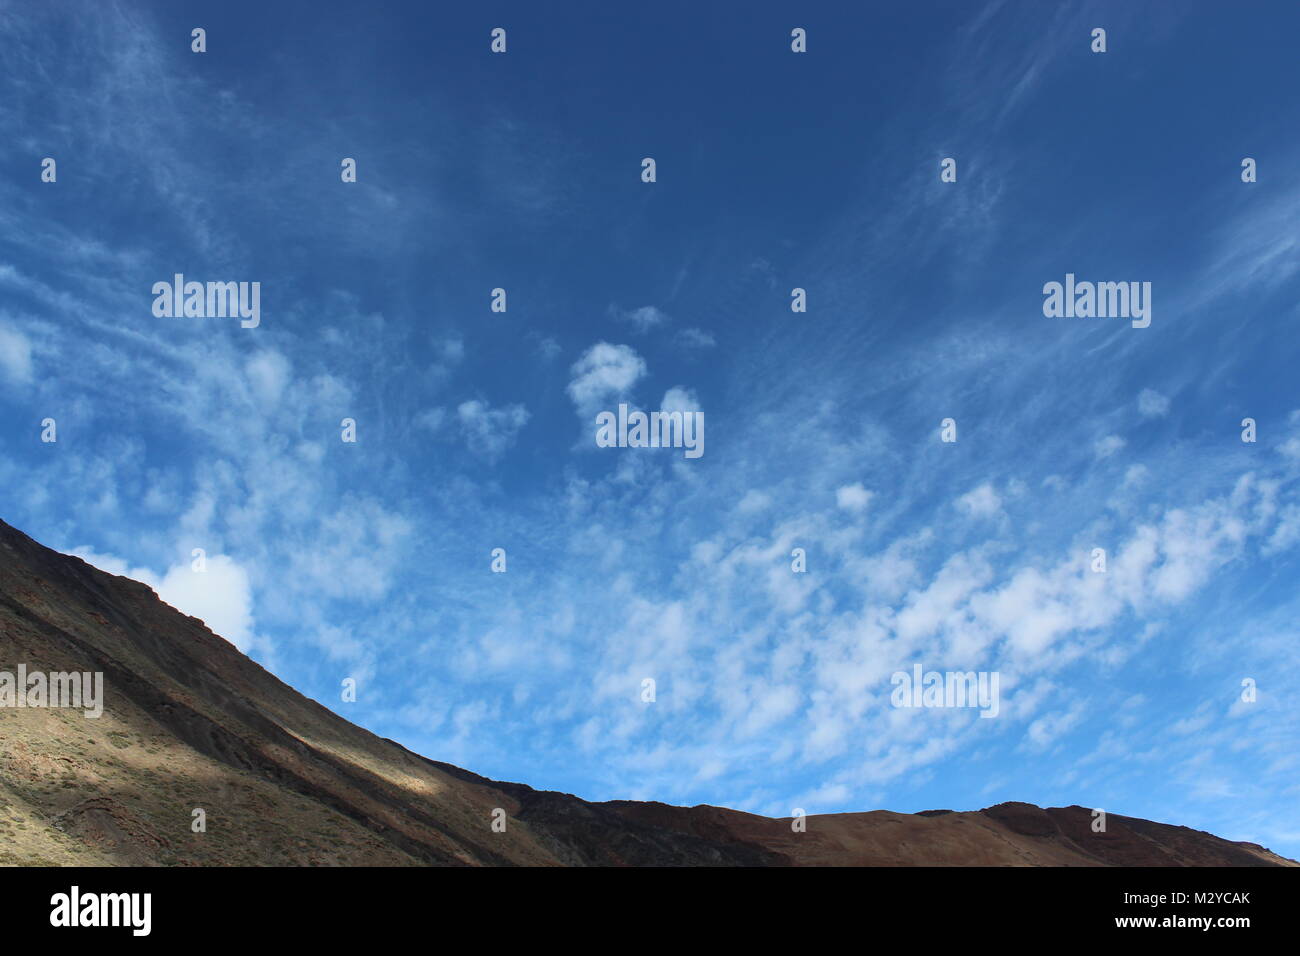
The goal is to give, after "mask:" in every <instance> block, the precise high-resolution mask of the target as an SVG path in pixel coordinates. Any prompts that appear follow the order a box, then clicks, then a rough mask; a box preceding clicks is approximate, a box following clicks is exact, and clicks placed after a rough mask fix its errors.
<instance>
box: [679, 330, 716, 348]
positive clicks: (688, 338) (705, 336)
mask: <svg viewBox="0 0 1300 956" xmlns="http://www.w3.org/2000/svg"><path fill="white" fill-rule="evenodd" d="M677 344H679V345H682V346H685V347H686V348H688V349H710V348H713V346H715V345H717V344H718V343H717V340H716V339H715V338H714V337H713V333H712V332H706V331H705V330H704V329H682V330H681V331H680V332H678V333H677Z"/></svg>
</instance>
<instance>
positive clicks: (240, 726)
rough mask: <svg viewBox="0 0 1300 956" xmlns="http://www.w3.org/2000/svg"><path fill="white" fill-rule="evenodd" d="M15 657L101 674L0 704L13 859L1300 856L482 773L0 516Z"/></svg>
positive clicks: (0, 829) (10, 650) (11, 667)
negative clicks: (396, 736)
mask: <svg viewBox="0 0 1300 956" xmlns="http://www.w3.org/2000/svg"><path fill="white" fill-rule="evenodd" d="M20 665H25V667H26V668H27V670H28V671H29V672H35V671H42V672H46V673H51V672H64V671H91V672H96V671H99V672H103V674H104V689H105V704H104V712H103V715H102V716H101V717H99V718H98V719H88V718H86V717H85V716H83V714H82V712H81V711H79V710H71V709H51V708H23V709H13V708H0V863H3V864H8V865H24V866H25V865H66V864H81V865H106V866H108V865H164V866H168V865H171V866H174V865H246V864H264V865H294V866H296V865H346V866H357V865H421V864H445V865H466V866H480V865H575V866H586V865H631V866H639V865H655V866H664V865H669V866H671V865H687V866H691V865H738V866H789V865H859V864H867V865H887V866H896V865H897V866H908V865H954V866H961V865H1040V866H1041V865H1046V866H1057V865H1060V866H1067V865H1068V866H1105V865H1111V866H1131V865H1170V866H1269V865H1295V864H1294V863H1293V862H1292V861H1290V860H1286V859H1284V858H1282V857H1279V856H1276V855H1275V854H1273V853H1271V852H1269V851H1268V850H1266V849H1264V848H1263V847H1259V846H1256V845H1254V844H1249V843H1232V842H1229V841H1226V840H1221V839H1219V838H1218V837H1215V836H1212V835H1210V834H1208V833H1201V832H1198V831H1193V830H1188V829H1186V828H1185V827H1176V826H1168V825H1164V824H1158V823H1151V822H1148V821H1146V820H1138V819H1132V818H1128V817H1121V816H1117V815H1114V814H1112V815H1110V816H1109V818H1108V826H1107V832H1106V833H1104V834H1097V833H1093V832H1092V831H1091V828H1090V822H1091V815H1090V812H1089V811H1088V810H1085V809H1084V808H1082V807H1066V808H1057V809H1047V810H1044V809H1040V808H1038V807H1035V806H1031V805H1029V804H1020V803H1007V804H1001V805H999V806H996V807H990V808H988V809H986V810H980V811H977V812H969V813H955V812H949V811H942V810H941V811H929V812H926V813H921V814H903V813H891V812H888V811H875V812H870V813H845V814H829V815H824V816H814V817H810V818H808V820H807V831H806V832H803V833H795V832H793V831H792V828H791V826H790V821H789V820H775V819H769V818H767V817H759V816H754V815H752V814H748V813H740V812H738V811H734V810H726V809H722V808H719V807H709V806H699V807H690V808H687V807H672V806H667V805H664V804H659V803H636V802H628V801H611V802H608V803H590V802H587V801H585V800H580V799H578V798H577V797H574V796H571V795H569V794H564V793H555V792H548V791H538V790H533V789H532V788H530V787H527V786H524V785H522V784H516V783H500V782H497V781H493V780H487V779H485V778H483V777H479V776H477V775H475V774H473V773H470V772H468V771H465V770H461V769H459V768H457V767H453V766H451V765H449V764H444V763H439V762H437V761H434V760H429V759H426V758H424V757H421V756H419V755H417V754H414V753H411V752H410V751H408V750H406V749H405V748H403V747H401V746H399V745H398V744H396V743H394V742H392V741H390V740H386V739H384V738H381V737H378V736H376V735H374V734H372V733H370V732H369V731H366V730H364V729H362V728H360V727H357V726H356V725H354V724H351V723H349V722H348V721H346V720H344V719H343V718H342V717H339V716H338V715H337V714H335V713H333V712H332V711H330V710H327V709H326V708H324V707H322V706H321V705H320V704H317V703H315V702H314V701H311V700H309V699H307V698H306V697H304V696H302V695H301V694H299V693H297V692H296V691H295V690H294V689H293V688H291V687H289V686H287V685H286V684H284V683H283V682H281V681H280V680H278V679H276V678H275V677H274V676H273V675H271V674H270V673H268V672H267V671H266V670H264V669H263V668H262V667H260V666H258V665H257V664H256V663H254V662H253V661H251V660H249V659H248V658H247V657H245V656H244V655H243V654H241V653H240V652H239V651H237V650H236V649H235V648H234V646H232V645H231V644H229V643H228V642H226V641H225V640H223V639H222V638H220V637H218V636H217V635H216V634H213V633H212V632H211V631H210V630H208V629H207V628H206V627H205V626H204V625H203V622H202V621H199V620H197V619H195V618H192V617H187V616H186V615H184V614H182V613H181V612H179V611H177V610H175V609H174V608H172V607H170V606H168V605H166V604H164V603H163V602H162V601H160V600H159V599H158V597H157V595H156V594H154V592H153V591H152V590H151V589H149V588H148V587H146V586H145V585H143V584H140V583H138V582H136V581H132V580H130V579H128V578H123V577H116V576H114V575H111V574H106V573H104V572H102V571H99V570H97V569H96V568H93V567H91V566H90V565H88V564H86V563H85V562H84V561H81V560H80V559H78V558H74V557H70V556H67V555H63V554H60V553H58V552H55V551H52V550H50V549H48V548H45V547H42V546H41V545H39V544H37V543H36V542H35V541H32V540H31V539H30V538H28V537H27V536H25V535H23V534H22V533H20V532H18V531H16V530H15V529H13V528H11V527H10V526H8V525H7V524H5V523H4V522H0V672H8V673H16V672H17V670H18V668H19V666H20ZM497 808H500V809H502V810H504V811H505V814H506V817H507V825H506V828H505V832H501V833H498V832H494V831H493V829H492V826H491V821H492V817H493V812H494V810H496V809H497ZM195 809H202V810H204V811H205V814H206V821H207V830H206V832H204V833H194V832H192V829H191V821H192V819H193V812H194V810H195Z"/></svg>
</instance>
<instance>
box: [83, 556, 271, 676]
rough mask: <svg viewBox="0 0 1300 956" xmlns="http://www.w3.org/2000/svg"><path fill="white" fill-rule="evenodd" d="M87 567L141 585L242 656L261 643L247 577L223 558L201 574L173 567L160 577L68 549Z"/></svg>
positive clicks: (210, 560)
mask: <svg viewBox="0 0 1300 956" xmlns="http://www.w3.org/2000/svg"><path fill="white" fill-rule="evenodd" d="M68 554H72V555H76V556H77V557H79V558H81V559H82V560H83V561H85V562H86V563H87V564H90V565H93V566H94V567H96V568H99V569H100V570H101V571H105V572H107V573H109V574H116V575H118V576H120V577H127V578H131V579H132V580H135V581H139V582H140V583H142V584H147V585H148V586H149V587H151V588H153V589H154V591H156V592H157V593H158V596H159V597H160V598H162V600H163V601H165V602H166V603H168V604H170V605H171V606H172V607H174V608H176V610H178V611H180V612H182V613H184V614H188V615H190V616H191V617H197V618H198V619H199V620H201V621H202V622H203V623H204V624H206V625H207V627H208V630H210V631H212V632H213V633H214V634H219V635H221V636H222V637H224V638H225V639H226V640H228V641H229V642H230V643H232V644H234V645H235V647H237V648H239V650H241V651H243V652H244V653H247V652H248V650H249V648H250V647H252V646H253V644H255V643H265V642H264V641H263V640H261V639H259V638H258V637H257V636H256V635H255V634H254V624H253V592H252V588H251V587H250V585H249V579H248V572H247V571H246V570H244V568H243V567H242V566H241V565H240V564H238V563H237V562H236V561H235V560H234V559H232V558H230V557H228V556H227V555H224V554H217V555H212V556H209V557H207V558H206V559H205V561H204V567H205V570H203V571H196V570H194V564H193V562H192V561H184V562H182V563H180V564H175V565H173V566H172V567H171V568H169V569H168V570H167V573H166V574H164V575H163V576H162V577H161V578H159V576H158V575H157V574H156V573H155V572H153V571H151V570H149V569H148V568H132V567H129V565H128V564H127V562H126V561H125V560H123V559H122V558H119V557H117V556H116V555H112V554H100V553H98V552H96V551H95V550H94V549H92V548H89V547H80V548H74V549H73V550H71V551H69V552H68Z"/></svg>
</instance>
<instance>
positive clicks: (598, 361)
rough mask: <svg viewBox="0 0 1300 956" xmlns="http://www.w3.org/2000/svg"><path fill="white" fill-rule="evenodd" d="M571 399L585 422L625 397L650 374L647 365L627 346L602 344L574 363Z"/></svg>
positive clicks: (570, 384)
mask: <svg viewBox="0 0 1300 956" xmlns="http://www.w3.org/2000/svg"><path fill="white" fill-rule="evenodd" d="M571 371H572V372H573V376H574V377H573V380H572V381H571V382H569V387H568V392H569V397H570V398H571V399H573V404H574V406H575V407H576V408H577V410H578V414H579V415H580V416H582V417H583V418H584V419H587V418H590V417H591V416H593V415H594V414H595V413H596V412H597V411H599V410H600V406H601V405H602V403H604V402H605V401H606V400H607V399H608V398H609V397H610V396H613V395H623V394H625V393H626V392H627V391H628V390H629V389H630V388H631V387H632V386H633V385H635V384H636V383H637V381H639V380H640V378H641V377H642V376H643V375H645V373H646V365H645V361H644V360H643V359H642V358H641V356H639V355H637V354H636V351H635V350H633V349H632V348H630V347H629V346H626V345H610V344H609V343H608V342H598V343H596V344H595V345H593V346H592V347H591V348H589V349H588V350H587V351H586V353H584V354H583V356H582V358H580V359H578V361H576V362H574V363H573V368H572V369H571Z"/></svg>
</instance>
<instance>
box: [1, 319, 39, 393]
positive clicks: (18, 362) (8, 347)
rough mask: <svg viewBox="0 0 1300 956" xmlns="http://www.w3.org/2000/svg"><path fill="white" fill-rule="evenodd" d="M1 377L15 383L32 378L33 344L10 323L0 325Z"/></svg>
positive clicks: (24, 381)
mask: <svg viewBox="0 0 1300 956" xmlns="http://www.w3.org/2000/svg"><path fill="white" fill-rule="evenodd" d="M0 378H6V379H8V380H9V381H10V382H12V383H14V384H15V385H27V384H28V383H30V382H31V380H32V345H31V343H30V342H28V341H27V337H26V336H25V335H23V334H22V333H21V332H19V331H18V330H17V329H15V328H13V327H12V326H10V325H0Z"/></svg>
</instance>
